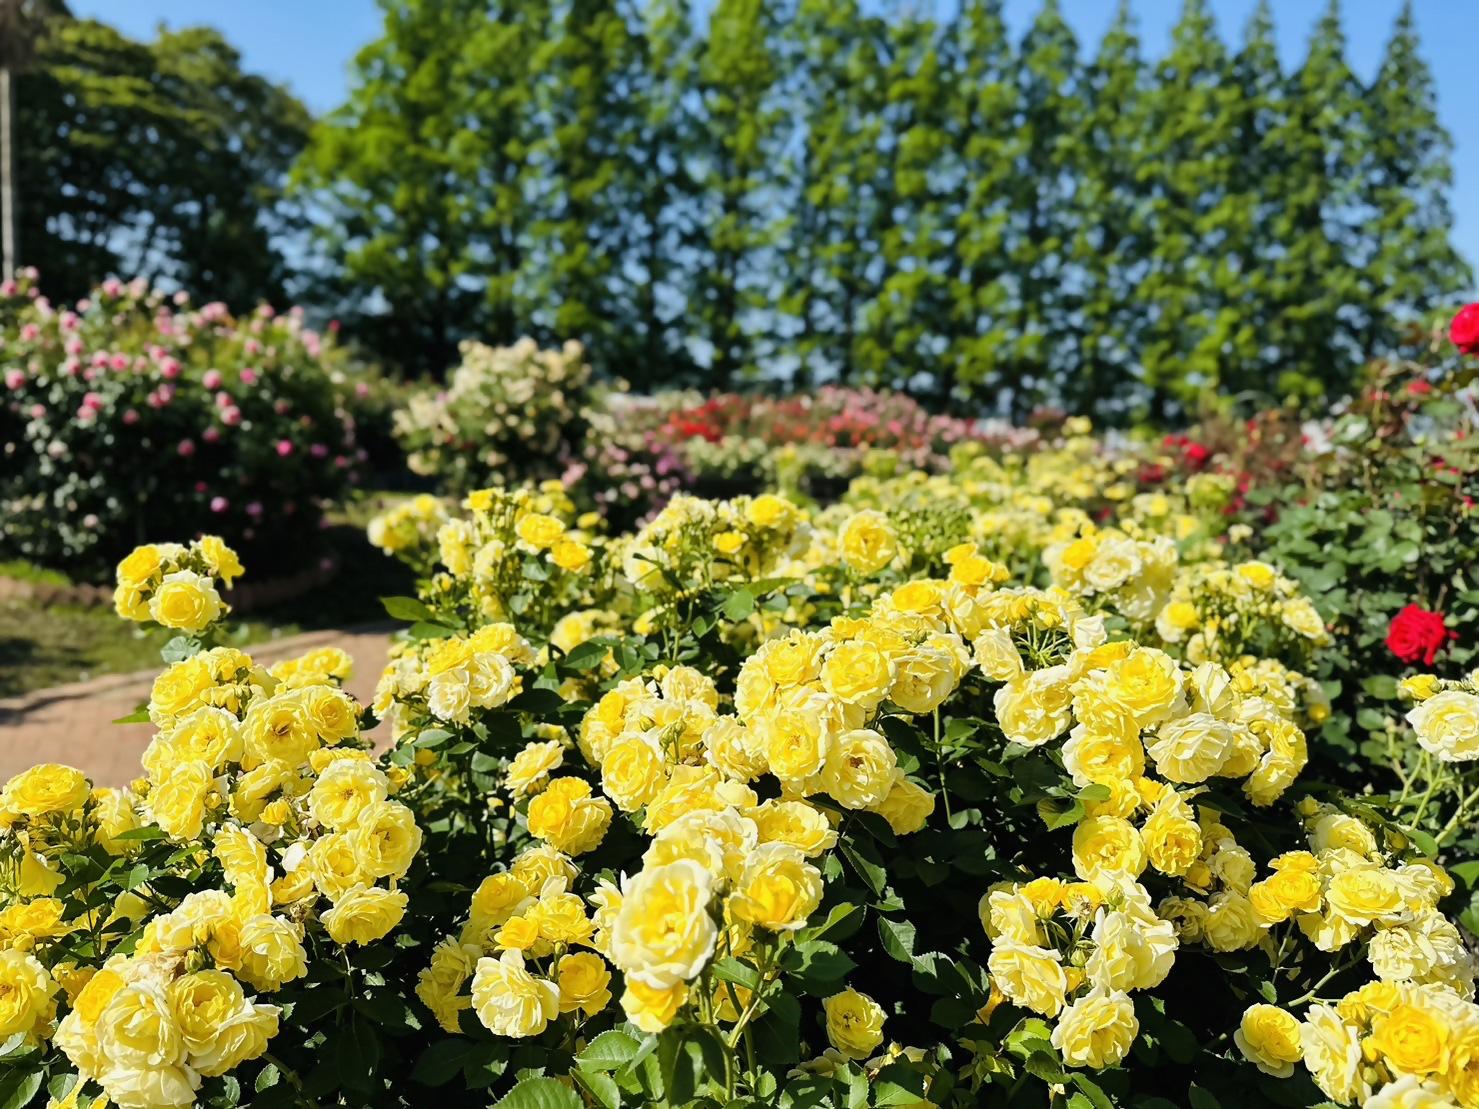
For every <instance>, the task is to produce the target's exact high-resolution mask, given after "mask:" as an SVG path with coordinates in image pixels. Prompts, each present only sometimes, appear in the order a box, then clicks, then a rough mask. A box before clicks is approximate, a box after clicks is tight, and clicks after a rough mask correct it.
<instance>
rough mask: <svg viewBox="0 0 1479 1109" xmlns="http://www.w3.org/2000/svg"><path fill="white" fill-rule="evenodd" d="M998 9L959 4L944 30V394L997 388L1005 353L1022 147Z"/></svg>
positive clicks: (983, 3) (986, 0) (1012, 71)
mask: <svg viewBox="0 0 1479 1109" xmlns="http://www.w3.org/2000/svg"><path fill="white" fill-rule="evenodd" d="M1001 7H1002V6H1001V0H967V2H966V3H964V4H962V5H961V9H960V12H959V14H958V16H957V18H956V19H955V21H954V22H953V24H952V25H950V27H949V28H948V39H947V45H948V49H947V52H946V65H947V73H948V77H949V82H950V87H949V89H948V90H947V91H946V104H947V106H948V111H949V114H948V118H947V128H948V130H947V136H948V140H949V147H950V151H951V154H952V157H951V159H950V161H949V163H948V165H949V173H948V177H947V179H946V185H947V188H948V196H949V206H950V207H949V213H948V214H949V220H950V226H949V234H948V249H949V252H950V257H949V260H948V266H949V270H948V275H949V282H948V283H938V294H939V296H940V298H941V299H942V300H944V301H945V304H944V305H943V307H942V309H940V310H938V314H939V315H940V316H941V317H942V318H943V322H942V325H941V327H942V330H943V333H944V337H945V340H946V345H945V346H944V348H943V349H942V350H941V352H940V354H939V356H938V357H939V362H940V365H941V369H940V377H941V386H942V392H943V388H948V387H949V386H950V385H951V384H953V383H955V382H960V383H961V384H962V385H964V386H966V387H968V388H970V389H973V390H975V391H976V392H977V393H978V394H982V395H984V394H985V393H986V392H987V391H988V390H995V389H997V388H998V386H999V385H1000V381H999V371H1000V367H1001V365H1002V363H1003V361H1006V362H1007V363H1008V364H1010V362H1011V356H1012V353H1013V350H1012V339H1013V334H1012V330H1011V324H1012V318H1011V308H1012V297H1013V293H1014V289H1015V287H1016V278H1015V275H1014V274H1013V272H1012V266H1011V262H1010V258H1009V250H1010V248H1011V238H1010V237H1011V234H1012V232H1013V227H1012V222H1013V212H1014V208H1013V201H1014V199H1015V198H1016V196H1017V195H1018V192H1017V190H1018V189H1019V187H1020V185H1019V182H1018V181H1017V178H1016V174H1017V172H1018V162H1019V159H1020V158H1021V157H1022V156H1023V154H1024V151H1025V148H1026V142H1025V137H1024V135H1023V132H1022V131H1020V130H1019V129H1018V126H1017V110H1018V100H1019V90H1018V87H1017V82H1016V77H1017V59H1016V56H1015V54H1014V52H1013V50H1012V44H1011V41H1010V39H1009V38H1008V35H1007V29H1006V23H1005V21H1004V20H1003V19H1002V13H1001ZM1004 355H1005V359H1004V358H1003V356H1004Z"/></svg>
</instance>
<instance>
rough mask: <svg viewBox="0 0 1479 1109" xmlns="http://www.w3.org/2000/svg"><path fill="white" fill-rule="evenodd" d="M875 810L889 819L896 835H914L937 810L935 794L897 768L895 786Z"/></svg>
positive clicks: (889, 823) (885, 818)
mask: <svg viewBox="0 0 1479 1109" xmlns="http://www.w3.org/2000/svg"><path fill="white" fill-rule="evenodd" d="M873 811H874V812H876V813H877V814H878V815H879V816H881V817H883V819H884V820H887V821H888V826H889V827H890V828H891V829H893V832H894V834H895V835H899V836H907V835H913V834H914V833H915V832H917V831H919V830H920V829H921V828H923V827H924V826H925V824H926V823H927V822H928V821H929V818H930V814H931V813H933V812H934V811H935V795H934V794H933V793H931V792H930V791H929V790H927V789H925V788H923V787H922V786H917V785H915V784H914V783H913V782H911V781H910V780H909V778H908V776H907V775H906V774H905V773H904V772H903V771H902V770H899V769H897V768H895V770H894V784H893V787H892V788H891V789H890V790H889V791H888V796H887V797H885V798H884V799H883V803H882V804H880V805H878V806H877V807H876V808H875V809H874V810H873Z"/></svg>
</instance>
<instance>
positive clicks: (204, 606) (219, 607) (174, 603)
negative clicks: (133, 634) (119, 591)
mask: <svg viewBox="0 0 1479 1109" xmlns="http://www.w3.org/2000/svg"><path fill="white" fill-rule="evenodd" d="M224 611H225V605H223V604H222V603H221V595H220V594H219V593H217V592H216V585H215V582H213V581H211V579H210V578H203V577H201V576H200V575H199V574H196V573H194V572H192V571H190V570H177V571H176V572H175V573H173V574H166V575H165V576H164V580H163V581H162V582H161V583H160V585H159V588H158V589H156V590H155V591H154V595H153V596H152V597H150V598H149V617H150V619H152V620H153V621H154V622H155V623H156V624H162V625H163V626H164V627H166V628H174V629H176V630H177V631H185V632H198V631H203V630H204V629H205V628H207V627H209V626H210V625H211V624H213V623H215V621H216V620H217V619H218V618H219V617H220V616H221V614H222V613H223V612H224Z"/></svg>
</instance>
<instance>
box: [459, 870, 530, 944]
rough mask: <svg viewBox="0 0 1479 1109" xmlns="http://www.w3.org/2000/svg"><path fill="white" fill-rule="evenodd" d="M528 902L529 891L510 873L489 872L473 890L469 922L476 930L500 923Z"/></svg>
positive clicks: (483, 929)
mask: <svg viewBox="0 0 1479 1109" xmlns="http://www.w3.org/2000/svg"><path fill="white" fill-rule="evenodd" d="M528 902H529V891H528V890H527V889H525V888H524V883H523V882H521V881H519V880H518V879H517V878H515V877H514V876H513V875H512V874H508V873H503V874H491V875H489V876H488V877H487V878H484V879H483V880H482V882H481V883H479V884H478V888H477V889H476V890H474V891H473V895H472V910H471V913H470V914H469V923H470V924H471V926H472V928H473V930H474V931H476V932H482V931H485V930H486V929H488V928H490V927H493V926H495V925H499V924H502V923H503V922H504V921H506V920H508V918H509V917H511V916H513V915H515V914H516V913H518V912H520V911H521V910H522V909H523V908H524V907H525V906H526V905H527V904H528Z"/></svg>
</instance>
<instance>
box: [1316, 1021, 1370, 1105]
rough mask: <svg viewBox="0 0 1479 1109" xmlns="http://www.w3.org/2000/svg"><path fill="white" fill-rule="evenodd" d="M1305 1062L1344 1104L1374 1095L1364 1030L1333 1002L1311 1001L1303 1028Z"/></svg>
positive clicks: (1328, 1092)
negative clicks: (1364, 1049) (1368, 1076)
mask: <svg viewBox="0 0 1479 1109" xmlns="http://www.w3.org/2000/svg"><path fill="white" fill-rule="evenodd" d="M1300 1041H1301V1045H1302V1047H1303V1049H1304V1065H1305V1066H1306V1067H1307V1068H1308V1069H1309V1072H1310V1077H1312V1078H1313V1079H1314V1080H1315V1085H1317V1086H1319V1087H1320V1089H1322V1090H1323V1091H1325V1094H1326V1096H1328V1097H1329V1098H1330V1099H1331V1100H1332V1101H1335V1102H1338V1103H1339V1104H1341V1105H1350V1104H1352V1103H1358V1102H1364V1101H1365V1100H1366V1098H1368V1097H1369V1096H1370V1095H1371V1085H1370V1083H1369V1082H1368V1081H1367V1079H1366V1077H1365V1074H1366V1066H1365V1059H1364V1057H1363V1056H1362V1053H1361V1034H1360V1031H1359V1030H1358V1029H1356V1028H1355V1027H1353V1026H1352V1025H1351V1024H1349V1023H1348V1022H1347V1021H1346V1020H1344V1019H1343V1018H1342V1017H1341V1015H1340V1014H1339V1013H1338V1012H1337V1011H1336V1010H1335V1009H1333V1008H1331V1007H1330V1006H1329V1005H1320V1004H1316V1005H1311V1006H1310V1007H1309V1008H1308V1009H1306V1010H1305V1013H1304V1024H1303V1026H1302V1027H1301V1028H1300Z"/></svg>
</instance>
